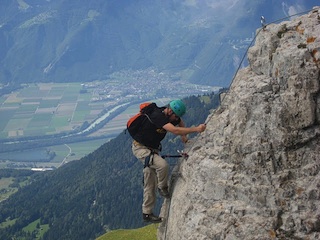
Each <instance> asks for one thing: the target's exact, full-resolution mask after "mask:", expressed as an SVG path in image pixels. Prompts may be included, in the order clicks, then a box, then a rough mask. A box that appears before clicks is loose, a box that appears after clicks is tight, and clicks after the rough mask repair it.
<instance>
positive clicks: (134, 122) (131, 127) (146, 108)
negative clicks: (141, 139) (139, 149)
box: [127, 102, 158, 139]
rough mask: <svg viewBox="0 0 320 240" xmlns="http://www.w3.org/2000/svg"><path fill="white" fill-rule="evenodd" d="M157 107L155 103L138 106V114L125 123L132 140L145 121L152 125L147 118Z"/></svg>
mask: <svg viewBox="0 0 320 240" xmlns="http://www.w3.org/2000/svg"><path fill="white" fill-rule="evenodd" d="M156 108H158V107H157V105H156V104H155V103H150V102H145V103H141V104H140V112H139V113H137V114H136V115H134V116H132V117H131V118H130V119H129V120H128V122H127V130H128V132H129V133H130V135H131V137H132V138H133V139H134V138H135V135H136V134H137V132H138V131H139V130H140V128H141V126H142V124H143V122H144V121H146V120H147V119H148V120H149V121H150V122H151V123H152V121H151V120H150V118H149V116H148V115H150V114H151V113H152V112H153V111H154V110H155V109H156Z"/></svg>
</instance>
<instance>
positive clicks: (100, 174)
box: [0, 94, 219, 240]
mask: <svg viewBox="0 0 320 240" xmlns="http://www.w3.org/2000/svg"><path fill="white" fill-rule="evenodd" d="M218 96H219V95H217V94H210V95H206V96H198V97H196V96H192V97H188V98H186V99H184V102H185V103H186V105H187V109H188V111H187V114H186V116H185V118H184V119H185V122H186V124H187V125H192V124H199V123H203V122H204V121H205V119H206V117H207V116H208V114H209V112H210V110H211V109H213V108H215V107H217V106H218V103H219V100H218ZM179 138H180V137H175V136H173V135H171V136H167V139H166V141H165V142H164V143H163V148H164V150H163V154H172V153H174V154H176V150H177V149H180V150H181V149H182V148H183V146H182V144H181V141H180V140H179V141H178V139H179ZM131 142H132V140H131V138H130V136H129V134H126V133H125V132H122V133H121V134H120V135H119V136H118V137H116V138H114V139H113V140H112V141H110V142H108V143H105V144H104V145H102V146H101V147H100V148H99V149H97V150H96V151H94V152H93V153H91V154H89V155H88V156H86V157H84V158H83V159H81V160H79V161H74V162H70V163H68V164H66V165H64V166H63V167H61V168H59V169H57V170H55V171H52V172H44V173H37V174H34V175H33V176H32V184H30V185H28V186H26V187H24V188H22V189H21V190H20V191H19V192H18V193H16V194H14V195H12V196H11V197H10V198H9V199H8V200H6V201H4V202H1V204H0V223H3V222H6V223H7V224H9V226H7V227H3V228H2V229H1V231H0V239H11V238H13V237H19V236H24V237H25V239H33V237H34V236H35V234H36V233H35V232H33V233H32V232H27V231H24V230H23V228H24V227H26V226H27V225H28V224H30V223H32V222H35V221H39V220H40V222H39V224H40V225H41V226H49V230H48V231H47V232H46V233H45V234H44V235H43V239H86V240H87V239H94V238H95V237H97V236H99V235H101V234H103V233H104V232H105V231H106V230H108V229H118V228H136V227H141V226H143V222H142V220H141V210H140V209H141V207H140V206H141V203H142V185H141V182H142V165H141V163H140V162H138V161H137V160H136V159H135V158H134V157H133V155H132V153H131ZM173 160H174V161H176V160H175V159H173ZM174 161H172V162H171V163H174ZM159 200H160V199H159ZM159 203H160V201H159Z"/></svg>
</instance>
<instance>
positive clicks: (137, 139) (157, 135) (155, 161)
mask: <svg viewBox="0 0 320 240" xmlns="http://www.w3.org/2000/svg"><path fill="white" fill-rule="evenodd" d="M185 112H186V107H185V104H184V103H183V102H182V101H181V100H173V101H171V102H170V103H169V104H168V105H167V106H164V107H155V109H154V110H153V111H152V113H150V114H148V116H146V117H147V120H146V121H143V124H142V126H141V127H140V128H139V130H138V132H137V133H136V134H135V136H134V141H133V143H132V152H133V154H134V155H135V156H136V157H137V158H138V159H139V160H140V161H141V162H142V163H143V164H144V169H143V175H144V192H143V204H142V213H143V220H144V221H146V222H152V223H157V222H161V221H162V219H161V218H160V217H158V216H155V215H154V214H153V208H154V206H155V203H156V189H157V188H158V191H159V194H160V195H161V196H163V197H165V198H170V195H169V191H168V173H169V165H168V163H167V162H166V160H165V159H163V158H162V157H161V156H160V155H159V152H160V151H161V141H162V139H163V138H164V137H165V136H166V133H167V132H171V133H173V134H175V135H180V136H181V139H182V141H183V142H184V143H186V142H187V141H188V138H187V134H189V133H195V132H198V133H200V132H203V131H204V130H205V129H206V125H205V124H200V125H198V126H195V127H189V128H188V127H185V124H184V122H183V120H182V119H181V117H182V116H183V115H184V114H185Z"/></svg>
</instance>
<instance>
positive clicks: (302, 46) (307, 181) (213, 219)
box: [158, 8, 320, 240]
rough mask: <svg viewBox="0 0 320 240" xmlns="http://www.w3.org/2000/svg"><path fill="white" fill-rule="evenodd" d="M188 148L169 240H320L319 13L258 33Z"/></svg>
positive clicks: (167, 214)
mask: <svg viewBox="0 0 320 240" xmlns="http://www.w3.org/2000/svg"><path fill="white" fill-rule="evenodd" d="M248 59H249V63H250V64H249V66H248V67H246V68H244V69H241V70H240V71H239V72H238V74H237V75H236V77H235V79H234V81H233V83H232V85H231V87H230V90H229V92H228V93H227V94H226V95H225V96H224V97H223V98H222V103H221V106H220V107H219V108H218V109H217V110H216V111H214V112H213V113H212V115H210V116H209V117H208V120H207V130H206V131H205V132H204V133H202V134H200V135H199V136H198V138H196V139H195V141H194V142H193V143H191V144H190V146H189V149H188V148H187V149H186V151H188V153H189V155H190V157H189V158H188V159H187V160H183V161H181V164H180V165H179V166H178V169H177V172H176V173H174V178H175V179H174V180H175V181H173V183H172V186H171V187H172V188H173V196H172V200H171V202H169V201H167V202H165V204H164V206H163V208H162V214H163V217H164V218H165V221H164V222H163V223H162V225H161V226H160V227H159V230H158V239H161V240H179V239H181V240H186V239H192V240H193V239H194V240H207V239H210V240H211V239H217V240H218V239H228V240H229V239H230V240H231V239H320V10H319V8H314V10H313V11H311V12H310V13H308V14H306V15H303V16H300V17H297V18H296V19H293V20H291V21H286V22H282V23H279V24H270V25H268V26H267V27H266V28H265V29H259V30H258V31H257V37H256V42H255V44H254V46H253V47H251V48H250V49H249V52H248Z"/></svg>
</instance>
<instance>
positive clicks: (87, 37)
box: [0, 0, 319, 86]
mask: <svg viewBox="0 0 320 240" xmlns="http://www.w3.org/2000/svg"><path fill="white" fill-rule="evenodd" d="M317 4H318V5H319V1H317V0H308V1H302V0H285V1H278V0H259V1H249V0H244V1H237V0H223V1H222V0H214V1H213V0H211V1H210V0H207V1H190V0H185V1H181V0H166V1H163V0H155V1H148V0H135V1H129V0H94V1H88V0H83V1H80V0H78V1H76V0H74V1H69V0H55V1H50V0H47V1H43V0H34V1H28V0H18V1H12V0H2V1H1V8H0V45H1V48H0V83H2V84H5V83H7V82H14V83H20V82H40V81H43V82H49V81H53V82H65V81H91V80H95V79H106V78H108V75H109V74H111V73H113V72H117V71H121V70H125V69H139V70H140V69H146V68H148V67H153V68H155V69H158V71H159V72H161V71H166V72H168V73H170V74H172V76H173V79H177V78H182V79H184V80H188V81H190V82H193V83H198V84H208V85H219V86H228V84H229V83H230V82H231V79H232V77H233V75H234V73H235V71H236V69H237V67H238V65H239V63H240V60H241V58H242V57H243V54H244V52H245V50H246V48H247V47H248V45H249V44H250V40H251V39H250V38H251V37H252V35H253V34H254V32H255V30H256V28H258V27H260V17H261V15H264V16H265V17H266V20H267V23H268V22H270V21H273V20H276V19H279V18H284V17H286V16H288V15H292V14H295V13H297V12H302V11H305V10H307V9H310V8H311V7H312V6H313V5H317ZM246 39H247V41H245V40H246Z"/></svg>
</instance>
